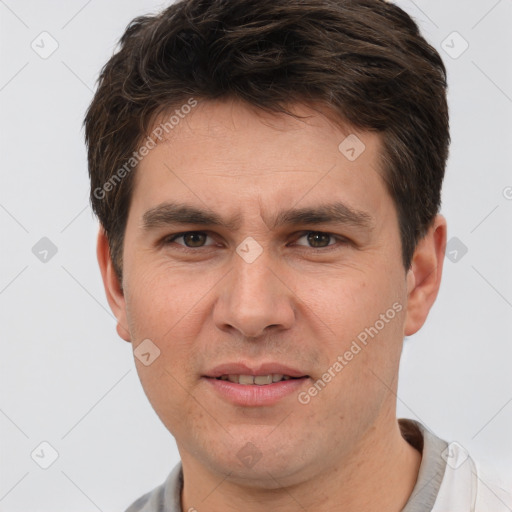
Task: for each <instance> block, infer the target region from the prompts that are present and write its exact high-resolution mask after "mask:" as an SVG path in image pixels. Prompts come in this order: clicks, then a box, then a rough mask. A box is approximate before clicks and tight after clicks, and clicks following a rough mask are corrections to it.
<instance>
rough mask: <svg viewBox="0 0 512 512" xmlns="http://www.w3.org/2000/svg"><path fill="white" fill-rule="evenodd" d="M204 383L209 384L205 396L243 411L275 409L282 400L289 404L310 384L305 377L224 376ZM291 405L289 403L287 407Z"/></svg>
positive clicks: (278, 374) (266, 375) (278, 375)
mask: <svg viewBox="0 0 512 512" xmlns="http://www.w3.org/2000/svg"><path fill="white" fill-rule="evenodd" d="M203 380H204V381H205V382H206V383H207V384H208V387H207V388H206V389H207V392H208V393H210V392H212V393H213V395H212V399H213V400H216V399H219V398H220V399H221V400H222V401H224V402H227V403H230V404H231V405H235V406H242V407H265V406H267V407H268V406H277V405H278V404H280V403H283V402H284V401H285V399H288V400H290V398H291V397H293V396H296V395H297V394H298V393H300V391H301V390H304V389H305V387H306V386H308V385H309V384H310V382H311V378H310V377H309V376H308V375H304V376H301V377H292V376H291V375H286V374H281V373H269V374H265V375H249V374H233V373H227V374H222V375H220V376H218V377H203ZM294 402H296V400H295V401H294ZM294 402H288V404H290V403H294ZM297 403H298V402H297ZM288 406H289V405H288Z"/></svg>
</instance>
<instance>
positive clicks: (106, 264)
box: [96, 225, 131, 342]
mask: <svg viewBox="0 0 512 512" xmlns="http://www.w3.org/2000/svg"><path fill="white" fill-rule="evenodd" d="M96 255H97V257H98V263H99V266H100V270H101V277H102V279H103V286H104V287H105V293H106V295H107V300H108V303H109V305H110V309H111V310H112V313H114V315H115V317H116V319H117V327H116V330H117V334H119V336H120V337H121V338H122V339H123V340H125V341H129V342H130V341H131V337H130V332H129V331H128V328H127V327H125V326H126V325H128V323H127V321H126V303H125V300H124V293H123V290H122V287H121V284H120V283H119V279H118V278H117V275H116V273H115V271H114V265H113V264H112V258H111V256H110V247H109V244H108V238H107V235H106V233H105V230H104V229H103V226H101V225H100V230H99V232H98V243H97V247H96Z"/></svg>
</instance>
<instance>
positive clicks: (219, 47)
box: [84, 0, 450, 281]
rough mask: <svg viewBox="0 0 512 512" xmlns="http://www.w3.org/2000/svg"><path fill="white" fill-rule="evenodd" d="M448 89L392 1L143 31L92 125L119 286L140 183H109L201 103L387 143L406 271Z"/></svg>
mask: <svg viewBox="0 0 512 512" xmlns="http://www.w3.org/2000/svg"><path fill="white" fill-rule="evenodd" d="M446 87H447V84H446V69H445V67H444V64H443V61H442V59H441V57H440V56H439V54H438V53H437V51H436V50H435V49H434V48H433V47H432V46H430V45H429V44H428V43H427V42H426V41H425V39H424V38H423V37H422V36H421V35H420V33H419V30H418V27H417V25H416V23H415V22H414V21H413V20H412V19H411V18H410V17H409V15H408V14H406V13H405V12H404V11H403V10H402V9H400V8H399V7H397V6H396V5H393V4H392V3H389V2H386V1H384V0H181V1H178V2H177V3H174V4H172V5H171V6H169V7H168V8H166V9H165V10H164V11H162V12H161V13H160V14H157V15H152V16H139V17H137V18H135V19H134V20H132V22H131V23H130V24H129V25H128V27H127V29H126V31H125V33H124V34H123V36H122V37H121V39H120V48H119V50H118V51H117V53H115V54H114V55H113V56H112V57H111V58H110V60H109V61H108V62H107V63H106V64H105V66H104V67H103V69H102V70H101V73H100V76H99V79H98V89H97V91H96V93H95V96H94V98H93V100H92V103H91V105H90V106H89V108H88V110H87V113H86V116H85V119H84V125H85V139H86V144H87V146H88V165H89V175H90V179H91V195H90V198H91V203H92V207H93V210H94V212H95V213H96V215H97V216H98V218H99V220H100V222H101V224H102V226H103V228H104V229H105V232H106V234H107V237H108V240H109V246H110V252H111V256H112V261H113V264H114V268H115V271H116V273H117V276H118V277H119V279H120V281H121V280H122V252H123V241H124V232H125V228H126V221H127V216H128V209H129V206H130V199H131V192H132V186H133V174H134V173H130V172H124V173H121V174H122V179H120V180H119V183H112V180H113V179H114V178H116V173H117V178H119V175H120V174H119V170H120V169H121V168H122V167H123V165H125V171H126V162H127V161H129V160H130V158H133V154H134V151H136V150H137V149H138V148H139V147H140V145H141V143H142V141H143V139H144V137H146V136H147V134H148V130H149V129H150V128H151V127H152V123H154V121H155V119H156V118H157V116H159V115H161V114H163V113H165V112H167V111H168V110H170V109H172V108H175V107H177V106H180V105H182V104H184V103H186V102H187V100H189V99H190V98H191V97H193V98H197V99H199V100H216V99H224V98H236V99H239V100H243V101H244V102H246V103H248V104H251V105H253V106H256V107H258V108H260V109H262V110H264V111H267V112H275V113H285V114H290V115H293V114H292V113H291V112H290V111H289V110H288V109H287V107H286V106H287V105H290V104H293V103H305V104H308V103H320V104H324V105H325V106H327V107H328V109H329V111H330V112H332V113H333V114H334V115H335V116H336V117H337V118H339V120H340V121H342V122H346V123H348V125H350V126H353V127H355V128H359V129H363V130H370V131H374V132H379V133H380V134H381V135H382V140H383V154H382V155H381V157H382V168H383V178H384V179H385V181H386V185H387V188H388V191H389V193H390V195H391V197H392V199H393V201H394V204H395V206H396V208H397V213H398V219H399V229H400V236H401V241H402V259H403V264H404V266H405V268H406V269H408V268H409V267H410V264H411V260H412V255H413V253H414V249H415V247H416V244H417V243H418V241H419V240H420V239H421V238H422V237H423V236H424V235H425V234H426V232H427V230H428V228H429V227H430V225H431V223H432V222H433V220H434V217H435V215H436V214H437V213H438V211H439V208H440V203H441V186H442V181H443V177H444V170H445V165H446V160H447V158H448V148H449V144H450V135H449V120H448V106H447V101H446ZM134 169H136V166H135V167H134ZM107 183H111V185H112V186H109V187H108V188H106V187H105V184H107ZM114 185H115V186H114ZM98 191H102V192H101V193H100V192H98ZM106 192H108V193H106Z"/></svg>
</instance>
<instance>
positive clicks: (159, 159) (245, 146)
mask: <svg viewBox="0 0 512 512" xmlns="http://www.w3.org/2000/svg"><path fill="white" fill-rule="evenodd" d="M177 110H178V111H179V108H178V109H177ZM292 111H293V113H295V114H297V115H298V116H302V117H303V118H302V119H296V118H294V117H292V116H289V115H285V114H269V113H266V112H263V111H261V110H258V109H256V108H255V107H252V106H249V105H247V104H245V103H242V102H237V101H222V102H221V101H217V102H214V101H205V102H198V104H197V106H195V107H194V108H193V109H187V112H188V113H186V114H185V113H184V111H181V112H176V109H175V110H173V111H172V112H170V113H167V114H166V115H164V116H161V118H159V119H158V121H157V122H156V123H155V125H154V127H153V133H154V130H156V129H158V128H159V127H160V129H162V127H164V128H165V123H166V122H167V123H168V125H167V130H165V129H164V130H163V132H164V133H163V140H162V141H161V142H160V143H158V144H157V146H156V147H155V148H154V149H152V150H151V151H150V152H149V154H147V155H146V156H145V157H144V159H143V160H142V161H141V162H140V163H139V166H138V168H137V171H136V173H135V176H134V179H135V181H134V189H133V196H134V197H133V198H132V200H133V202H134V203H135V205H136V206H137V205H139V206H140V208H141V209H144V211H147V210H148V209H150V208H154V207H155V206H157V205H158V204H161V203H163V202H166V201H169V200H170V199H171V200H173V201H177V200H179V201H181V202H183V201H186V202H188V203H189V204H190V203H191V202H192V203H195V204H196V205H197V206H202V207H206V208H207V209H209V210H214V211H219V212H225V213H226V215H229V216H233V215H238V216H239V217H240V215H243V212H244V210H247V211H248V212H250V210H251V208H252V207H254V208H256V206H255V205H256V204H257V205H259V206H260V207H261V208H263V209H267V210H270V211H275V210H276V208H275V206H276V205H279V206H280V207H282V206H283V205H287V206H292V205H297V206H302V207H306V206H311V205H313V204H314V203H315V202H319V201H321V200H324V199H329V202H331V203H332V202H333V201H342V202H344V203H345V204H346V205H347V206H349V207H352V208H353V209H355V210H360V211H364V210H368V209H369V210H372V209H373V210H374V213H376V211H375V210H378V209H379V207H380V205H381V203H382V202H386V201H387V202H389V201H391V198H390V197H389V195H388V194H387V190H386V188H385V185H384V181H383V180H382V176H381V169H380V155H381V151H382V141H381V137H380V135H379V134H375V133H370V132H362V131H356V130H353V129H350V128H348V127H346V126H343V125H342V124H341V123H339V124H338V123H335V122H334V121H333V120H332V119H329V118H328V117H326V116H324V115H322V114H321V113H319V112H318V111H316V110H313V109H312V108H310V107H308V106H306V105H295V106H294V107H293V109H292ZM171 117H173V119H172V123H170V122H169V120H170V119H171ZM171 126H172V128H171ZM250 205H252V206H250ZM203 209H204V208H203ZM280 209H281V208H279V210H280Z"/></svg>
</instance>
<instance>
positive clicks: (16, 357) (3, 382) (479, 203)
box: [0, 0, 512, 512]
mask: <svg viewBox="0 0 512 512" xmlns="http://www.w3.org/2000/svg"><path fill="white" fill-rule="evenodd" d="M398 3H399V5H400V6H401V7H402V8H404V9H405V10H406V11H407V12H409V13H410V14H411V15H412V16H413V17H414V18H415V19H416V21H417V22H418V23H419V25H420V29H421V30H422V32H423V34H424V35H425V37H426V38H427V39H428V40H429V42H430V43H431V44H433V45H434V46H435V47H436V48H437V49H438V50H439V51H440V53H441V55H442V56H443V59H444V61H445V63H446V65H447V67H448V73H449V86H450V91H449V102H450V109H451V127H452V138H453V143H452V146H451V156H450V160H449V163H448V168H447V176H446V181H445V187H444V193H443V207H442V213H443V214H444V215H445V216H446V217H447V219H448V223H449V224H448V227H449V233H448V238H449V239H452V238H454V237H456V238H457V240H455V241H453V240H452V241H451V242H450V243H451V244H452V245H450V246H449V250H450V252H451V255H450V258H451V259H454V260H455V261H451V260H450V259H446V261H445V269H444V277H443V283H442V286H441V291H440V294H439V297H438V299H437V302H436V304H435V305H434V307H433V309H432V311H431V314H430V317H429V319H428V321H427V323H426V325H425V326H424V327H423V329H422V330H421V331H420V332H419V333H418V334H416V335H414V336H412V337H410V338H409V339H408V340H407V341H406V345H405V348H404V353H403V360H402V366H401V377H400V386H399V391H398V414H399V416H402V417H404V416H405V417H410V418H416V419H419V420H420V421H422V422H423V423H424V424H426V425H427V426H428V428H429V429H431V430H433V431H434V432H435V433H437V434H438V435H439V436H441V437H443V438H445V439H447V440H448V441H457V442H459V443H460V444H461V445H463V446H464V447H465V448H466V449H467V450H468V451H469V452H470V453H471V454H472V455H473V457H474V458H475V459H477V460H480V461H482V462H484V463H486V464H487V465H488V466H492V467H494V468H495V470H496V471H497V472H498V473H501V474H502V475H504V476H507V477H512V436H511V435H510V433H511V432H512V371H511V368H510V362H511V360H512V343H511V334H512V322H511V320H512V279H511V276H512V270H511V262H512V237H511V225H512V223H511V221H512V172H511V166H510V162H511V161H512V158H511V154H510V152H511V149H510V148H511V147H512V145H511V144H510V142H511V136H512V126H511V121H510V118H511V115H512V70H511V65H510V63H511V62H512V59H511V53H512V52H511V49H512V36H511V29H510V27H511V25H512V1H510V0H501V1H496V0H478V1H476V0H473V1H464V2H463V1H452V2H446V1H442V0H435V1H420V0H416V1H415V2H413V1H410V0H407V1H405V0H404V1H400V2H398ZM165 5H167V2H155V1H151V0H138V1H135V0H130V1H126V0H123V1H121V0H108V1H102V2H100V1H99V0H90V1H88V2H87V1H84V0H68V1H66V2H63V1H61V2H57V1H46V2H44V1H38V2H36V1H29V0H25V1H15V0H0V34H1V50H0V51H1V55H0V57H1V62H0V64H1V65H0V108H1V116H0V130H1V132H0V144H1V162H2V164H1V173H2V175H1V180H2V181H1V183H2V186H1V188H0V223H1V232H2V250H1V252H0V257H1V266H0V269H1V274H0V326H1V327H0V329H1V338H0V354H1V355H0V386H1V387H0V389H1V396H0V432H1V436H0V462H1V470H0V510H1V511H9V512H11V511H12V512H15V511H24V512H26V511H41V512H43V511H52V512H59V511H69V510H76V511H79V510H80V511H96V510H100V511H109V510H124V509H125V508H126V507H127V506H128V504H129V503H131V502H132V501H133V500H134V499H135V498H137V497H138V496H140V495H142V494H143V493H145V492H147V491H148V490H150V489H151V488H153V487H154V486H156V485H158V484H159V483H161V482H162V481H163V480H164V479H165V477H166V476H167V474H168V472H169V471H170V469H171V468H172V467H173V466H174V465H175V463H176V462H177V461H178V452H177V449H176V446H175V442H174V439H173V438H172V437H171V435H170V434H169V433H168V432H167V430H166V429H165V428H164V426H163V425H162V424H161V423H160V421H159V419H158V418H157V416H156V414H155V413H154V412H153V410H152V408H151V406H150V405H149V403H148V402H147V400H146V397H145V395H144V392H143V390H142V388H141V386H140V383H139V381H138V378H137V374H136V371H135V367H134V362H133V356H132V354H131V350H130V345H128V344H127V343H125V342H123V341H122V340H120V339H119V338H118V337H117V334H116V332H115V321H114V318H113V316H112V314H111V312H110V310H109V308H108V305H107V302H106V299H105V296H104V291H103V287H102V283H101V279H100V273H99V270H98V267H97V263H96V256H95V242H96V233H97V223H96V220H95V219H94V218H93V217H92V214H91V209H90V207H89V206H88V186H89V183H88V177H87V168H86V154H85V147H84V143H83V131H82V128H81V122H82V119H83V115H84V113H85V110H86V108H87V106H88V104H89V102H90V100H91V98H92V94H93V90H94V88H95V81H96V78H97V76H98V73H99V70H100V68H101V66H102V65H103V64H104V63H105V62H106V61H107V59H108V58H109V57H110V56H111V54H112V51H113V48H114V46H115V44H116V42H117V40H118V38H119V37H120V36H121V34H122V33H123V31H124V29H125V27H126V25H127V24H128V22H129V21H130V20H131V19H132V18H133V17H135V16H136V15H140V14H145V13H147V12H156V11H158V10H160V8H162V7H164V6H165ZM44 31H46V32H48V33H49V34H50V35H51V36H47V35H43V36H41V35H40V34H41V33H42V32H44ZM454 31H456V32H458V33H459V34H460V36H461V37H462V38H464V40H465V41H467V43H468V44H469V48H468V49H467V50H466V51H465V52H464V53H462V54H460V53H461V51H462V50H463V49H464V41H463V40H462V39H461V38H460V37H459V36H457V35H453V34H452V33H453V32H454ZM50 37H51V38H53V40H55V41H56V42H57V43H58V48H57V49H56V51H55V52H54V53H53V54H52V55H50V56H48V57H47V58H42V57H41V56H40V55H39V54H38V53H36V51H35V50H34V49H33V48H32V47H31V44H33V45H34V46H35V48H36V49H37V51H39V52H40V53H41V52H43V51H47V52H48V51H49V50H51V45H52V44H55V43H52V39H51V38H50ZM33 41H34V43H32V42H33ZM443 41H445V42H444V43H443ZM443 48H444V49H443ZM459 54H460V55H459ZM44 56H46V55H44ZM43 237H47V238H48V239H49V240H51V242H52V243H53V244H54V245H55V246H56V248H57V253H56V254H55V255H52V252H51V250H50V252H49V253H48V254H47V255H46V260H47V261H46V262H43V261H41V260H40V259H39V258H42V257H43V256H44V255H45V253H44V252H43V253H40V252H39V251H42V250H43V249H44V248H45V247H46V246H45V245H44V244H48V242H47V241H46V242H44V241H43V242H39V241H40V240H41V239H42V238H43ZM38 242H39V243H40V244H43V245H42V246H36V244H37V243H38ZM457 244H458V245H457ZM462 244H463V245H462ZM34 246H36V249H37V250H34V252H35V253H36V254H38V256H39V257H36V254H34V252H33V247H34ZM464 247H466V248H467V253H466V254H463V251H461V248H464ZM454 250H455V251H457V253H454V252H453V251H454ZM43 441H46V442H48V443H49V444H50V445H51V446H52V447H53V449H55V450H56V451H57V452H58V458H57V459H56V461H55V462H54V463H53V464H52V465H51V466H50V467H49V468H48V469H42V468H41V467H40V464H43V465H44V464H48V463H50V462H51V461H52V460H51V449H50V448H48V447H46V448H45V446H43V447H41V446H40V443H41V442H43ZM34 450H35V452H34ZM33 452H34V456H33V458H32V457H31V453H33Z"/></svg>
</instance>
